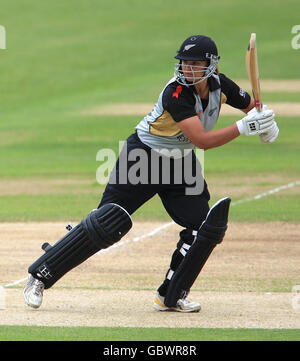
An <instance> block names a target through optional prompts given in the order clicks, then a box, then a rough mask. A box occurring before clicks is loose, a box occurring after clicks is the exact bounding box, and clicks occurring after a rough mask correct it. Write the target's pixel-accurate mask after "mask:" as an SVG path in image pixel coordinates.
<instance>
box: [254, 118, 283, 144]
mask: <svg viewBox="0 0 300 361" xmlns="http://www.w3.org/2000/svg"><path fill="white" fill-rule="evenodd" d="M278 134H279V128H278V126H277V123H276V122H275V120H274V121H273V125H272V127H271V129H270V130H268V132H266V133H262V134H260V135H259V137H260V140H261V141H262V142H263V143H273V142H274V141H275V139H276V138H277V137H278Z"/></svg>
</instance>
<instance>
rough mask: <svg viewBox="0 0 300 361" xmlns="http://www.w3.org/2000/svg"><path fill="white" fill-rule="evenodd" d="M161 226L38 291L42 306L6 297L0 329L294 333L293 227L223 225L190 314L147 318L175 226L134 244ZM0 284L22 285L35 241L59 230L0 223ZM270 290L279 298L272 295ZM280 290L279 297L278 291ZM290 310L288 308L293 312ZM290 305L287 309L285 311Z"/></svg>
mask: <svg viewBox="0 0 300 361" xmlns="http://www.w3.org/2000/svg"><path fill="white" fill-rule="evenodd" d="M163 224H164V223H157V222H156V223H155V222H151V223H150V222H149V223H141V222H136V223H135V225H134V227H133V229H132V230H131V231H130V232H129V233H128V235H127V236H126V237H125V238H124V239H123V240H122V241H121V243H120V245H119V246H118V247H115V248H111V249H109V250H108V251H107V252H99V253H98V254H96V255H94V256H93V257H92V258H90V259H89V260H88V261H86V262H85V263H83V264H82V265H80V266H79V267H77V268H76V269H74V270H72V271H71V272H70V273H68V274H67V275H66V276H65V277H64V278H62V279H61V280H60V281H59V282H58V283H57V284H56V285H55V286H54V287H53V288H51V289H50V290H47V291H45V297H44V302H43V305H42V307H41V308H40V309H38V310H34V309H31V308H28V307H27V306H25V304H24V301H23V295H22V287H23V286H24V284H25V283H24V282H23V283H22V284H21V285H22V287H21V288H7V289H6V308H5V309H3V310H0V320H1V321H0V323H1V324H3V325H47V326H54V325H56V326H120V327H125V326H127V327H247V328H300V301H299V302H298V304H299V307H295V300H296V299H295V297H297V296H296V295H295V294H293V293H292V286H294V285H297V284H300V280H299V257H298V255H299V254H300V243H299V234H300V225H296V224H283V223H267V224H263V223H257V224H253V223H252V224H245V223H231V224H230V226H229V229H228V232H227V234H226V237H225V239H224V241H223V243H222V244H221V245H219V246H217V248H216V249H215V250H214V251H213V253H212V255H211V257H210V259H209V260H208V262H207V264H206V265H205V267H204V269H203V271H202V273H201V275H200V276H199V278H198V280H197V281H196V283H195V284H194V286H193V289H192V291H191V294H190V297H191V299H193V300H199V301H200V302H201V304H202V310H201V311H200V313H197V314H181V313H169V312H168V313H163V312H157V311H155V310H153V308H152V304H153V298H154V295H155V291H156V288H157V287H158V286H159V285H160V282H161V281H162V280H163V277H164V274H165V272H166V270H167V268H168V264H169V261H170V256H171V254H172V252H173V249H174V247H175V245H176V243H177V240H178V231H180V229H181V228H180V227H179V226H177V225H174V224H173V225H170V226H169V227H167V228H165V229H163V230H161V231H160V232H159V233H158V234H156V235H154V236H150V237H146V238H142V239H139V241H136V237H140V236H141V235H143V234H146V233H148V232H150V231H152V230H154V229H155V228H157V227H159V226H161V225H163ZM0 232H1V236H2V237H1V238H2V242H1V245H0V253H1V265H0V275H1V279H0V282H1V283H0V284H1V285H6V284H8V283H11V282H13V281H17V280H20V279H22V278H24V277H26V270H27V267H28V265H29V264H30V263H32V261H34V260H35V259H36V257H38V256H39V255H41V254H42V251H41V249H40V246H41V244H42V243H43V242H44V241H49V242H50V243H51V242H52V243H53V242H55V241H56V240H57V239H59V238H61V237H62V236H63V235H64V233H65V230H64V224H63V223H0ZM276 290H278V292H274V291H276ZM282 291H285V292H282ZM293 302H294V303H293ZM293 305H294V307H293Z"/></svg>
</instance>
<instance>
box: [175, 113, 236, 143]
mask: <svg viewBox="0 0 300 361" xmlns="http://www.w3.org/2000/svg"><path fill="white" fill-rule="evenodd" d="M177 124H178V127H179V128H180V130H181V131H182V133H183V134H184V135H185V136H186V137H187V138H188V139H189V140H190V141H191V142H192V143H193V144H194V145H195V146H196V147H198V148H201V149H210V148H216V147H219V146H221V145H224V144H226V143H229V142H230V141H232V140H233V139H235V138H237V137H238V136H239V135H240V132H239V130H238V127H237V124H232V125H230V126H228V127H226V128H222V129H216V130H211V131H209V132H205V130H204V128H203V125H202V123H201V121H200V119H199V118H198V116H193V117H191V118H187V119H184V120H182V121H181V122H178V123H177Z"/></svg>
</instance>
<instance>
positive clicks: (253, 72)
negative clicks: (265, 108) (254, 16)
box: [246, 33, 262, 112]
mask: <svg viewBox="0 0 300 361" xmlns="http://www.w3.org/2000/svg"><path fill="white" fill-rule="evenodd" d="M246 69H247V73H248V78H249V80H250V83H251V88H252V93H253V97H254V100H255V106H256V109H257V110H258V111H259V112H260V111H261V109H262V102H261V94H260V83H259V71H258V61H257V50H256V33H252V34H251V36H250V40H249V45H248V49H247V52H246Z"/></svg>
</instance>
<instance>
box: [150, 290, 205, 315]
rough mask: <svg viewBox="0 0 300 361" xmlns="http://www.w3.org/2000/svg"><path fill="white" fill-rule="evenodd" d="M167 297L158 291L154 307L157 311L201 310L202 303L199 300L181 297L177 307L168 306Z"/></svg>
mask: <svg viewBox="0 0 300 361" xmlns="http://www.w3.org/2000/svg"><path fill="white" fill-rule="evenodd" d="M164 300H165V298H164V297H163V296H161V295H160V294H159V293H157V295H156V297H155V299H154V304H153V306H154V308H155V309H156V310H157V311H175V312H199V311H200V310H201V305H200V303H198V302H192V301H189V300H187V299H185V298H181V299H180V300H178V301H177V305H176V307H167V306H166V305H165V304H164Z"/></svg>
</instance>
